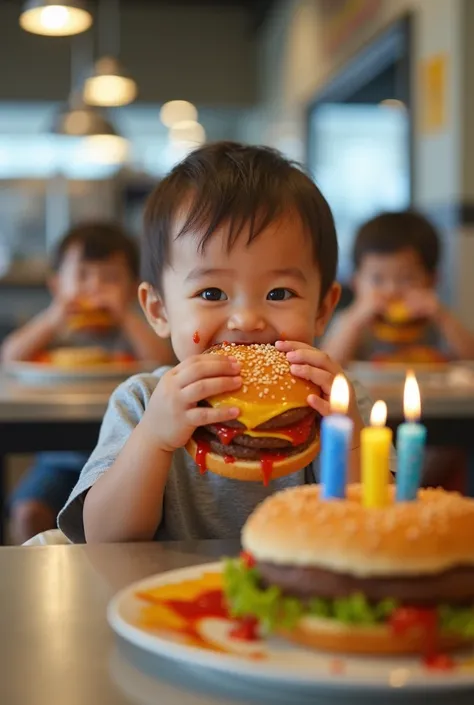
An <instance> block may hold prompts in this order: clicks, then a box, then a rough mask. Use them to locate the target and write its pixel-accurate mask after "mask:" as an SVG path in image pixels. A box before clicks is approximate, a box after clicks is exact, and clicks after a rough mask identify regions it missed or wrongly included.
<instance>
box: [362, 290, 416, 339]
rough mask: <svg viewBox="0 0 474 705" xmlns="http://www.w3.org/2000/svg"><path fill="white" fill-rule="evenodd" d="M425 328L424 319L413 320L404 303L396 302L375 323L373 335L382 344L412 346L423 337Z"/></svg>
mask: <svg viewBox="0 0 474 705" xmlns="http://www.w3.org/2000/svg"><path fill="white" fill-rule="evenodd" d="M426 326H427V321H426V320H425V319H421V318H413V316H412V315H411V312H410V309H409V308H408V306H407V305H406V303H405V302H404V301H402V300H397V301H392V302H391V303H390V304H389V305H388V306H387V309H386V310H385V312H384V313H383V315H382V316H380V317H379V318H378V319H377V320H376V321H375V323H374V326H373V334H374V336H375V337H376V338H378V339H379V340H382V341H383V342H387V343H397V344H412V343H416V342H417V341H419V340H420V339H421V338H422V337H423V334H424V332H425V329H426Z"/></svg>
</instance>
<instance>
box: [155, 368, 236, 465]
mask: <svg viewBox="0 0 474 705" xmlns="http://www.w3.org/2000/svg"><path fill="white" fill-rule="evenodd" d="M239 372H240V365H239V363H238V362H237V361H236V360H234V359H233V358H230V357H223V356H222V355H195V356H193V357H190V358H188V359H187V360H184V362H181V363H180V364H179V365H177V366H176V367H174V368H173V369H172V370H170V371H169V372H167V373H166V374H165V375H163V377H162V378H161V380H160V382H159V384H158V385H157V387H156V389H155V391H154V392H153V395H152V397H151V400H150V404H149V406H148V408H147V410H146V412H145V414H144V416H143V420H142V423H145V424H147V425H148V428H149V429H150V432H151V433H152V434H153V437H154V440H155V441H156V442H157V444H158V446H159V448H160V449H161V450H165V451H168V452H170V453H171V452H173V451H174V450H176V449H177V448H182V447H183V446H185V445H186V443H187V442H188V441H189V439H190V438H191V436H192V434H193V433H194V431H195V430H196V428H197V427H198V426H205V425H206V424H212V423H223V422H225V421H230V420H231V419H235V418H237V416H238V415H239V409H238V408H235V407H221V408H219V409H214V408H212V407H210V406H209V407H207V406H198V402H200V401H203V400H205V399H207V398H208V397H211V396H214V395H215V394H222V393H223V392H230V391H232V390H234V389H238V388H239V387H240V386H241V384H242V378H241V377H240V376H239Z"/></svg>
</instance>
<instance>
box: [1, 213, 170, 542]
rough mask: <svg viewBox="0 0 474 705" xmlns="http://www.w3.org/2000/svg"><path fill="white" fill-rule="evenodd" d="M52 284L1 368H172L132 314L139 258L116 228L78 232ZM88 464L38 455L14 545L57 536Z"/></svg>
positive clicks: (6, 347) (15, 520) (71, 235)
mask: <svg viewBox="0 0 474 705" xmlns="http://www.w3.org/2000/svg"><path fill="white" fill-rule="evenodd" d="M52 265H53V275H52V277H51V279H50V281H49V288H50V291H51V295H52V301H51V304H50V305H49V306H48V308H47V309H46V310H45V311H43V312H41V313H40V314H39V315H37V316H36V317H35V318H33V319H32V320H31V321H30V322H29V323H27V324H26V325H25V326H23V327H22V328H20V329H19V330H18V331H16V332H14V333H12V334H11V335H10V336H9V337H8V338H7V339H6V340H5V341H4V344H3V347H2V360H3V362H12V361H18V360H35V359H48V358H46V357H45V355H47V356H49V359H50V361H51V362H52V363H53V364H54V363H55V362H57V364H62V365H67V366H71V367H74V366H80V365H81V364H93V363H94V362H104V361H106V360H109V359H110V360H133V359H135V360H147V361H156V362H157V364H158V363H159V364H161V365H163V364H167V363H169V362H170V361H171V360H172V359H173V356H172V352H171V348H170V347H169V346H168V345H167V343H166V342H164V341H163V340H161V339H160V338H158V337H157V336H156V335H155V334H154V332H153V331H152V329H151V328H150V327H149V326H148V324H147V323H146V321H145V319H144V318H143V317H142V316H141V315H139V314H138V313H137V312H136V310H135V306H134V304H135V302H136V300H137V294H136V292H137V281H138V275H139V253H138V247H137V245H136V243H135V241H134V240H133V239H132V238H131V237H129V236H128V235H127V234H126V233H125V232H124V231H123V230H122V228H120V227H119V226H118V225H115V224H112V223H107V222H91V223H85V224H80V225H77V226H75V227H73V228H72V229H71V230H70V231H69V232H68V233H67V234H66V235H65V237H64V238H63V239H62V241H61V242H60V243H59V245H58V247H57V249H56V252H55V254H54V257H53V262H52ZM86 460H87V455H84V454H83V453H75V452H67V453H58V452H55V453H41V454H40V455H38V456H37V457H36V461H35V464H34V466H33V467H32V468H31V469H30V470H29V472H28V473H27V475H26V476H25V477H24V478H23V479H22V480H21V481H20V483H19V485H18V486H17V488H16V489H15V490H14V492H13V495H12V497H11V498H10V502H9V509H10V520H11V533H12V537H13V539H14V540H15V541H16V542H18V543H23V542H24V541H26V540H27V539H28V538H30V537H31V536H34V535H35V534H36V533H39V532H40V531H45V530H47V529H51V528H54V527H55V526H56V516H57V513H58V511H59V509H60V508H61V507H62V506H63V505H64V504H65V502H66V500H67V498H68V496H69V493H70V491H71V490H72V488H73V487H74V485H75V484H76V482H77V479H78V476H79V473H80V471H81V470H82V467H83V465H84V463H85V461H86Z"/></svg>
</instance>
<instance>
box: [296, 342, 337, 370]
mask: <svg viewBox="0 0 474 705" xmlns="http://www.w3.org/2000/svg"><path fill="white" fill-rule="evenodd" d="M286 357H287V358H288V362H289V363H290V364H291V365H293V364H296V365H304V364H306V365H311V367H319V368H320V369H322V370H326V371H327V372H331V373H332V374H333V375H336V374H338V373H339V372H341V368H340V367H339V365H338V364H337V363H335V362H334V361H333V360H331V358H330V357H329V355H328V354H327V353H325V352H324V351H323V350H318V349H317V348H311V347H308V348H298V350H290V351H289V352H288V353H287V354H286Z"/></svg>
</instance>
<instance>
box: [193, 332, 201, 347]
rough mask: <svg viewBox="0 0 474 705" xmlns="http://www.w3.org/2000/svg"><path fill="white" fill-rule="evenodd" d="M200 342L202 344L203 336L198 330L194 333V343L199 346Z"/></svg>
mask: <svg viewBox="0 0 474 705" xmlns="http://www.w3.org/2000/svg"><path fill="white" fill-rule="evenodd" d="M200 342H201V336H200V335H199V331H198V330H197V331H195V332H194V335H193V343H195V344H196V345H199V343H200Z"/></svg>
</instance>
